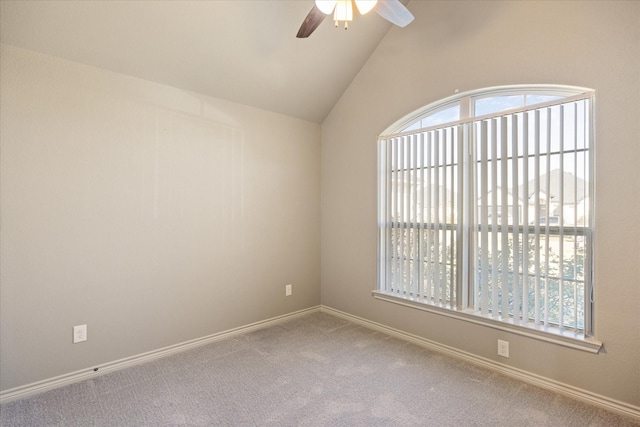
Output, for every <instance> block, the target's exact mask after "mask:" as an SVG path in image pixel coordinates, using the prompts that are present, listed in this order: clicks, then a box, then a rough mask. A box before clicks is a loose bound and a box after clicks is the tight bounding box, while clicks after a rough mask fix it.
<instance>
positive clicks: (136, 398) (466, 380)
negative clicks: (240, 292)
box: [0, 313, 640, 427]
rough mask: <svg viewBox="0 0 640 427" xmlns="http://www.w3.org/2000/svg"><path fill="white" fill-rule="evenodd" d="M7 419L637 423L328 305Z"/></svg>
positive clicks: (85, 385) (19, 408) (12, 411)
mask: <svg viewBox="0 0 640 427" xmlns="http://www.w3.org/2000/svg"><path fill="white" fill-rule="evenodd" d="M0 425H2V426H183V425H186V426H412V425H422V426H492V427H495V426H607V427H609V426H639V425H640V423H634V421H633V420H631V419H629V418H625V417H622V416H619V415H616V414H613V413H610V412H607V411H604V410H602V409H599V408H596V407H593V406H589V405H587V404H584V403H582V402H579V401H576V400H572V399H569V398H566V397H563V396H561V395H558V394H554V393H552V392H549V391H545V390H542V389H539V388H536V387H533V386H530V385H527V384H525V383H522V382H519V381H516V380H513V379H510V378H508V377H505V376H502V375H500V374H497V373H494V372H491V371H488V370H485V369H482V368H478V367H476V366H473V365H469V364H466V363H464V362H461V361H458V360H456V359H452V358H449V357H446V356H443V355H441V354H438V353H434V352H431V351H429V350H426V349H424V348H421V347H418V346H415V345H413V344H410V343H407V342H404V341H401V340H398V339H396V338H392V337H389V336H386V335H383V334H381V333H378V332H374V331H372V330H369V329H366V328H364V327H361V326H358V325H355V324H353V323H350V322H348V321H345V320H342V319H340V318H336V317H334V316H331V315H328V314H324V313H314V314H311V315H308V316H305V317H301V318H298V319H295V320H292V321H289V322H287V323H283V324H280V325H277V326H273V327H269V328H266V329H262V330H259V331H256V332H251V333H247V334H244V335H241V336H237V337H235V338H231V339H227V340H223V341H218V342H216V343H213V344H209V345H205V346H202V347H198V348H196V349H193V350H190V351H187V352H182V353H179V354H176V355H173V356H169V357H166V358H163V359H158V360H156V361H153V362H150V363H147V364H144V365H139V366H135V367H132V368H129V369H125V370H121V371H118V372H114V373H110V374H106V375H103V376H98V377H95V378H93V379H90V380H87V381H83V382H80V383H77V384H73V385H70V386H66V387H63V388H59V389H56V390H53V391H49V392H46V393H42V394H39V395H36V396H32V397H29V398H26V399H22V400H18V401H13V402H9V403H6V404H3V405H2V406H0Z"/></svg>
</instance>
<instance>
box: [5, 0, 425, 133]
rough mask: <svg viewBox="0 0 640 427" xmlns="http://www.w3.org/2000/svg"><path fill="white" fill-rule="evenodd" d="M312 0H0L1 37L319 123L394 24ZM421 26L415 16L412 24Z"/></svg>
mask: <svg viewBox="0 0 640 427" xmlns="http://www.w3.org/2000/svg"><path fill="white" fill-rule="evenodd" d="M312 7H313V0H293V1H275V0H252V1H241V0H227V1H221V0H217V1H165V0H163V1H150V0H143V1H113V0H110V1H82V0H71V1H51V0H45V1H35V0H19V1H14V0H1V1H0V41H1V42H2V43H7V44H11V45H14V46H18V47H22V48H26V49H30V50H35V51H39V52H43V53H48V54H52V55H56V56H59V57H63V58H67V59H70V60H73V61H77V62H81V63H84V64H89V65H93V66H96V67H100V68H104V69H107V70H111V71H115V72H118V73H123V74H128V75H130V76H135V77H139V78H142V79H146V80H151V81H154V82H158V83H163V84H166V85H170V86H174V87H178V88H182V89H187V90H190V91H195V92H199V93H202V94H206V95H210V96H214V97H217V98H222V99H227V100H230V101H235V102H239V103H242V104H246V105H251V106H255V107H258V108H262V109H267V110H270V111H275V112H278V113H282V114H287V115H290V116H293V117H299V118H301V119H304V120H309V121H312V122H317V123H321V122H322V121H323V120H324V118H325V117H326V116H327V114H328V113H329V111H330V110H331V108H332V107H333V105H334V104H335V103H336V102H337V101H338V99H339V98H340V96H341V95H342V93H343V92H344V91H345V90H346V88H347V87H348V86H349V84H350V83H351V81H352V80H353V79H354V77H355V76H356V75H357V73H358V72H359V70H360V69H361V67H362V66H363V64H364V63H365V62H366V60H367V58H368V57H369V55H370V54H371V53H372V52H373V50H374V49H375V48H376V46H377V45H378V43H379V42H380V41H381V40H382V38H383V37H384V35H385V34H386V32H387V31H388V30H389V28H390V27H391V24H390V23H388V22H387V21H385V20H384V19H383V18H381V17H380V16H379V15H377V14H375V13H373V12H371V13H370V14H367V15H365V16H359V15H358V14H357V13H354V15H358V16H355V17H354V21H353V22H352V23H351V25H350V27H349V29H348V30H347V31H345V30H344V29H342V28H339V29H338V28H335V27H334V25H333V22H332V21H331V17H328V18H327V19H325V21H324V22H323V23H322V24H321V25H320V27H319V28H318V29H317V30H316V31H315V32H314V33H313V34H312V35H311V37H309V38H308V39H298V38H296V37H295V36H296V33H297V31H298V28H299V27H300V24H301V23H302V21H303V20H304V18H305V17H306V15H307V13H308V12H309V11H310V10H311V8H312ZM413 25H415V23H414V24H413Z"/></svg>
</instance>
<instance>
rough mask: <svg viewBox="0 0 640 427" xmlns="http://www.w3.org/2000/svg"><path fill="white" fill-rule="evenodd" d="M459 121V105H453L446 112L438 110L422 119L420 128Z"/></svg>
mask: <svg viewBox="0 0 640 427" xmlns="http://www.w3.org/2000/svg"><path fill="white" fill-rule="evenodd" d="M456 120H460V105H454V106H453V107H450V108H447V109H446V110H440V111H438V112H437V113H434V114H431V115H430V116H427V117H425V118H423V119H422V127H423V128H427V127H430V126H435V125H441V124H444V123H450V122H455V121H456Z"/></svg>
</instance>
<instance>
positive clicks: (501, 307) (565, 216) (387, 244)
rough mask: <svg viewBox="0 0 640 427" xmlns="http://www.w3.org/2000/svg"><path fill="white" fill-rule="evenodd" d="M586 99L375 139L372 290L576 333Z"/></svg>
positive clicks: (588, 159)
mask: <svg viewBox="0 0 640 427" xmlns="http://www.w3.org/2000/svg"><path fill="white" fill-rule="evenodd" d="M592 105H593V93H592V92H589V93H586V94H582V95H580V96H573V97H568V98H564V99H562V100H560V101H553V102H547V103H544V104H538V105H536V106H533V107H523V108H520V109H515V110H510V111H508V112H505V113H498V114H494V115H488V116H482V117H476V118H472V119H467V120H460V121H457V122H455V123H450V124H447V125H444V126H435V127H430V128H424V129H420V130H415V131H412V132H406V133H402V134H396V135H391V136H388V137H385V138H381V139H380V140H379V153H378V156H379V169H380V170H379V189H378V193H379V213H378V215H379V241H378V245H379V262H378V266H379V271H378V280H379V289H380V290H381V291H384V292H387V293H390V294H395V295H399V296H403V297H405V298H410V299H413V300H416V301H420V302H424V303H425V304H430V305H436V306H440V307H443V308H448V309H452V310H467V311H471V312H474V313H476V314H479V315H483V316H486V317H490V318H493V319H496V320H502V321H508V322H511V323H515V324H528V325H531V324H533V325H535V326H536V327H540V328H548V327H554V328H559V329H561V330H571V331H575V332H580V333H582V332H585V330H587V329H589V325H588V324H587V323H588V322H587V321H586V320H585V319H589V318H590V313H589V310H590V306H591V304H590V303H591V292H592V286H591V269H590V265H591V257H592V251H591V240H592V233H591V230H592V226H591V224H592V221H593V218H592V214H591V212H592V209H591V206H592V203H593V197H592V194H593V179H592V178H593V177H592V175H593V158H592V157H593V156H592V155H591V145H592V144H591V140H592V137H593V131H592V128H591V127H592V123H593V120H592Z"/></svg>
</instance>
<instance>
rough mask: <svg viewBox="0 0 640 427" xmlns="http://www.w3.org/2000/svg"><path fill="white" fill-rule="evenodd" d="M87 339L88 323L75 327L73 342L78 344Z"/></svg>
mask: <svg viewBox="0 0 640 427" xmlns="http://www.w3.org/2000/svg"><path fill="white" fill-rule="evenodd" d="M86 340H87V325H78V326H74V327H73V343H74V344H77V343H79V342H83V341H86Z"/></svg>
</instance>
